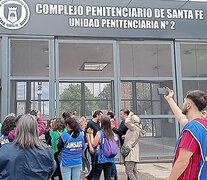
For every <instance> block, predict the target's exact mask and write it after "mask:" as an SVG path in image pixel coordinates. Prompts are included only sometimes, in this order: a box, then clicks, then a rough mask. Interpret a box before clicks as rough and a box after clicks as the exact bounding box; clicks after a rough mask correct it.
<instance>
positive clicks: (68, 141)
mask: <svg viewBox="0 0 207 180" xmlns="http://www.w3.org/2000/svg"><path fill="white" fill-rule="evenodd" d="M72 135H73V132H72V133H71V135H70V136H69V137H68V139H67V141H66V143H65V144H64V147H63V148H62V150H61V152H60V154H61V153H62V151H63V149H65V147H66V145H67V144H68V142H69V140H70V138H71V137H72Z"/></svg>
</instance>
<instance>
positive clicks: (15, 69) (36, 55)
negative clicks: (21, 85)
mask: <svg viewBox="0 0 207 180" xmlns="http://www.w3.org/2000/svg"><path fill="white" fill-rule="evenodd" d="M10 43H11V49H10V51H11V76H39V77H40V76H43V77H45V76H49V55H48V54H49V53H48V52H49V50H48V41H37V40H11V41H10Z"/></svg>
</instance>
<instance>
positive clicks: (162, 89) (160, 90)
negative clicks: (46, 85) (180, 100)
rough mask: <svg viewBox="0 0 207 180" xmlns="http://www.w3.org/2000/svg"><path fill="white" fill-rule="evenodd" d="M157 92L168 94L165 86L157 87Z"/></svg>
mask: <svg viewBox="0 0 207 180" xmlns="http://www.w3.org/2000/svg"><path fill="white" fill-rule="evenodd" d="M157 93H158V94H159V95H168V94H169V91H168V89H166V88H165V87H163V88H157Z"/></svg>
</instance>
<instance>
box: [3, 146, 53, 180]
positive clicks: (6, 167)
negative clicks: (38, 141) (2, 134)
mask: <svg viewBox="0 0 207 180" xmlns="http://www.w3.org/2000/svg"><path fill="white" fill-rule="evenodd" d="M55 169H56V162H55V161H54V159H53V155H52V151H51V150H50V148H48V147H45V148H44V149H38V148H36V147H34V148H25V149H22V148H21V147H20V146H18V145H16V146H15V145H13V144H12V143H9V144H5V145H4V146H2V148H0V179H1V180H37V179H38V180H48V179H49V178H50V177H51V176H52V174H53V172H54V171H55Z"/></svg>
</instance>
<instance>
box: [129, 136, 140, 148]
mask: <svg viewBox="0 0 207 180" xmlns="http://www.w3.org/2000/svg"><path fill="white" fill-rule="evenodd" d="M138 142H139V136H138V138H137V139H136V140H135V141H134V142H133V143H132V144H131V148H134V147H135V146H136V145H137V143H138Z"/></svg>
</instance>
